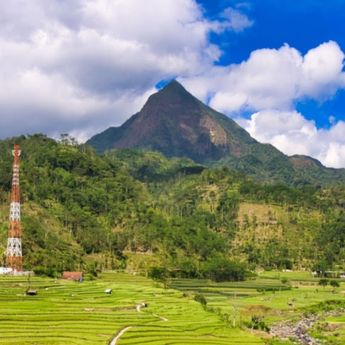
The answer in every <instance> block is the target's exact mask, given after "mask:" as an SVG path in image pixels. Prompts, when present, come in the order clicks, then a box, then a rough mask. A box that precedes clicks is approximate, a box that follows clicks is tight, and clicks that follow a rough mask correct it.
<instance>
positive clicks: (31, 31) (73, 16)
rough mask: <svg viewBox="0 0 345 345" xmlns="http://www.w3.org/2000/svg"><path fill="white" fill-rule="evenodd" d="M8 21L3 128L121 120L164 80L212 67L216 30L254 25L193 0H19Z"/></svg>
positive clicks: (0, 59)
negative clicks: (208, 11)
mask: <svg viewBox="0 0 345 345" xmlns="http://www.w3.org/2000/svg"><path fill="white" fill-rule="evenodd" d="M236 20H237V21H236ZM241 20H242V23H241ZM0 21H1V26H0V52H1V53H0V88H1V90H2V92H1V95H0V137H5V136H9V135H16V134H21V133H23V132H24V133H28V132H29V133H30V132H36V131H43V132H46V133H48V134H50V135H51V134H52V133H53V131H54V133H55V132H58V131H64V132H66V131H74V133H81V134H79V137H85V135H89V134H91V133H95V132H98V131H99V130H101V129H104V128H106V127H107V126H109V125H117V124H120V123H122V122H123V120H124V119H126V118H127V117H129V116H130V115H132V114H133V113H134V112H135V111H137V110H138V109H139V108H140V107H141V106H142V104H143V102H144V96H145V95H147V93H148V92H152V90H153V87H154V85H155V84H156V83H157V82H158V81H160V80H162V79H168V78H172V77H175V76H177V75H179V76H181V75H182V76H183V75H185V76H186V75H194V74H199V73H202V72H204V71H205V70H207V69H209V68H211V67H212V65H213V63H214V62H215V61H216V60H217V59H218V58H219V57H220V54H221V52H220V50H219V48H218V47H217V46H215V45H214V44H212V43H210V41H209V37H208V36H209V33H210V32H211V31H214V30H216V31H219V30H229V29H231V30H235V29H236V30H239V29H240V26H241V25H242V26H244V25H246V24H245V16H243V18H242V17H241V16H240V12H238V13H237V12H236V13H232V14H231V15H229V17H228V18H225V19H224V20H223V21H222V22H217V21H208V20H206V19H205V18H204V17H203V12H202V9H201V8H200V6H199V5H198V4H197V3H196V1H195V0H147V1H138V0H126V1H123V0H69V1H66V0H63V1H61V0H51V1H49V2H47V1H45V0H12V1H10V2H6V3H1V4H0ZM230 22H231V23H230ZM222 25H227V27H223V28H221V29H220V27H221V26H222ZM82 133H84V134H82ZM86 133H87V134H86Z"/></svg>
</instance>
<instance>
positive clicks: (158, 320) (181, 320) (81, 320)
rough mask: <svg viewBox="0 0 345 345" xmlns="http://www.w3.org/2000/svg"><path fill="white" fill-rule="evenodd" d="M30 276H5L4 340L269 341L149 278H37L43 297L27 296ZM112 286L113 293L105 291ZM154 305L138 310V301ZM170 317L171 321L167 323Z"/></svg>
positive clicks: (37, 343) (0, 283)
mask: <svg viewBox="0 0 345 345" xmlns="http://www.w3.org/2000/svg"><path fill="white" fill-rule="evenodd" d="M26 288H27V282H26V279H25V278H18V277H1V278H0V334H1V337H0V344H6V345H14V344H21V345H26V344H30V345H43V344H44V345H60V344H61V345H62V344H64V345H65V344H71V345H73V344H75V345H79V344H90V345H97V344H100V345H101V344H102V345H105V344H109V342H110V340H111V339H112V338H113V337H114V335H115V334H116V333H117V332H118V331H119V330H121V329H123V328H124V327H127V326H132V328H131V329H130V330H129V331H128V332H126V333H125V334H124V335H123V336H122V337H121V339H120V341H119V343H118V344H119V345H129V344H145V343H146V344H153V345H167V344H169V345H170V344H176V345H178V344H180V345H188V344H200V345H202V344H204V345H208V344H209V345H211V344H212V345H213V344H214V345H231V344H243V345H254V344H263V341H262V340H260V339H259V338H258V337H257V336H255V335H253V334H251V333H250V332H245V331H243V330H240V329H232V328H229V327H227V326H226V325H225V324H224V322H222V321H221V320H220V318H219V316H218V315H216V314H215V313H211V312H207V311H205V310H204V309H203V308H202V306H201V305H200V304H199V303H197V302H195V301H194V300H193V299H192V298H186V297H184V296H183V294H182V293H181V292H178V291H176V290H172V289H168V290H164V289H162V288H160V287H159V286H156V284H154V283H153V282H151V281H150V280H148V279H145V278H143V277H134V276H130V275H126V274H120V273H104V274H103V275H102V277H101V279H99V280H95V281H89V282H84V283H75V282H67V281H61V280H52V279H47V278H37V277H34V278H32V288H35V289H38V292H39V293H38V295H37V296H31V297H30V296H25V295H24V292H25V290H26ZM106 288H112V289H113V294H112V295H106V294H104V289H106ZM142 302H145V303H148V308H145V309H143V310H142V312H137V310H136V308H135V306H136V304H138V303H142ZM165 319H168V321H164V320H165Z"/></svg>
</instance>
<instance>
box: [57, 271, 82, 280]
mask: <svg viewBox="0 0 345 345" xmlns="http://www.w3.org/2000/svg"><path fill="white" fill-rule="evenodd" d="M62 279H69V280H81V279H83V272H63V275H62Z"/></svg>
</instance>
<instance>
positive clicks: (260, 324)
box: [248, 315, 270, 332]
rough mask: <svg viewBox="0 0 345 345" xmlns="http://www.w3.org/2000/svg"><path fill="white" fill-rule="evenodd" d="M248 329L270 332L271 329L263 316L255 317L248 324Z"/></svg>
mask: <svg viewBox="0 0 345 345" xmlns="http://www.w3.org/2000/svg"><path fill="white" fill-rule="evenodd" d="M248 328H251V329H256V330H261V331H265V332H269V331H270V328H269V327H268V326H267V325H266V323H265V321H264V318H263V317H262V316H258V315H253V316H252V318H251V321H250V322H249V323H248Z"/></svg>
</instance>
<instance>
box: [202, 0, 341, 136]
mask: <svg viewBox="0 0 345 345" xmlns="http://www.w3.org/2000/svg"><path fill="white" fill-rule="evenodd" d="M198 3H199V4H200V5H201V6H202V7H203V8H204V10H205V15H206V16H207V17H208V18H210V19H215V18H219V17H220V15H221V13H222V12H223V11H224V9H226V8H228V7H229V6H230V7H234V8H239V9H241V10H242V11H243V12H244V13H245V14H246V15H247V16H248V17H249V18H251V19H252V20H253V21H254V24H253V26H252V27H251V28H250V29H248V30H244V31H243V32H240V33H237V32H232V31H227V32H224V33H223V34H221V35H219V34H212V35H211V39H212V41H213V42H215V43H216V44H217V45H219V46H220V47H221V48H222V49H223V52H224V54H223V56H222V57H221V59H220V61H219V64H220V65H228V64H231V63H240V62H242V61H243V60H247V59H248V57H249V55H250V53H251V52H252V51H253V50H256V49H260V48H279V47H281V46H282V45H283V44H284V43H287V44H289V45H290V46H292V47H294V48H296V49H298V50H299V51H300V52H301V53H303V54H305V53H306V52H307V51H308V50H309V49H311V48H313V47H316V46H318V45H319V44H320V43H322V42H327V41H330V40H333V41H335V42H337V43H338V44H339V46H340V47H341V48H342V50H343V51H344V50H345V33H344V23H345V1H344V0H330V1H325V0H301V1H299V0H253V1H248V2H246V1H243V2H241V1H233V0H220V1H214V0H198ZM296 107H297V109H298V110H299V111H301V112H302V113H303V114H304V115H305V117H306V118H308V119H313V120H315V122H316V124H317V126H318V127H328V126H329V125H330V123H329V116H330V115H332V116H334V117H335V118H336V119H339V120H340V119H341V120H345V92H344V91H342V90H340V91H338V92H337V93H336V94H335V95H334V97H332V99H331V100H327V101H325V102H319V101H310V100H304V101H301V102H298V103H297V104H296ZM344 135H345V133H344Z"/></svg>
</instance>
